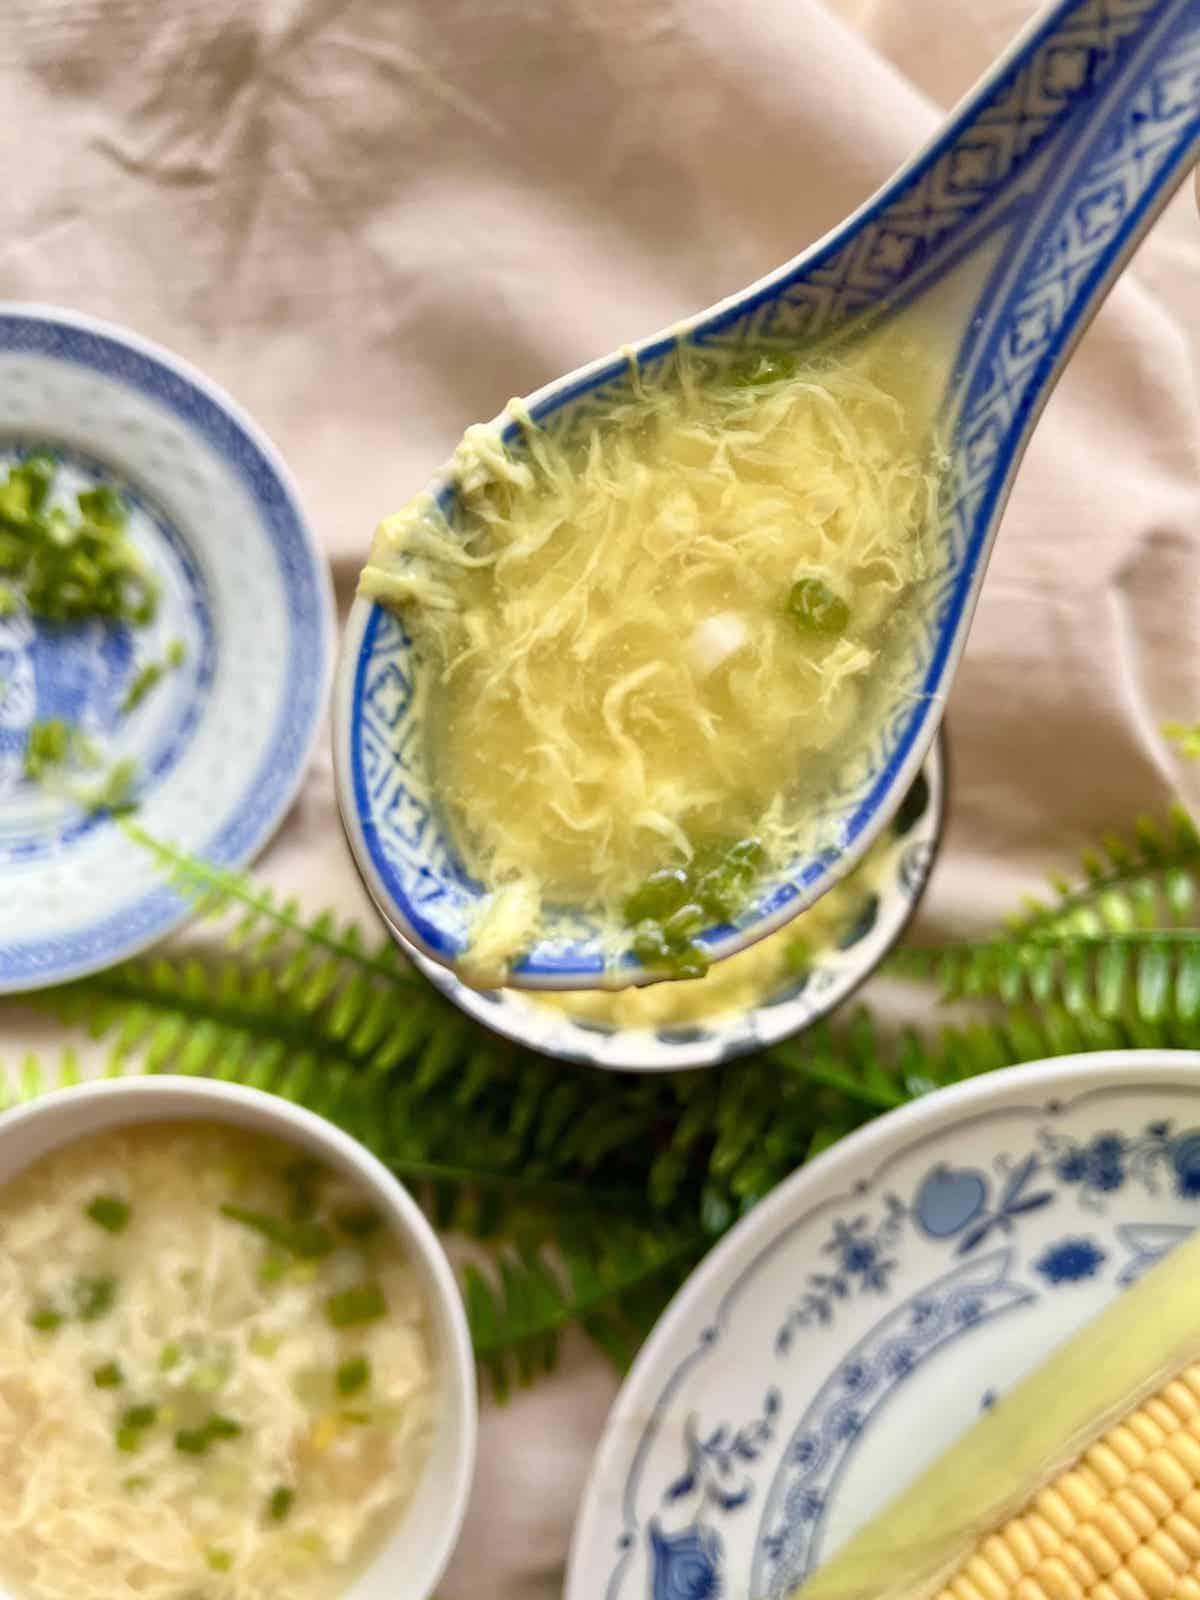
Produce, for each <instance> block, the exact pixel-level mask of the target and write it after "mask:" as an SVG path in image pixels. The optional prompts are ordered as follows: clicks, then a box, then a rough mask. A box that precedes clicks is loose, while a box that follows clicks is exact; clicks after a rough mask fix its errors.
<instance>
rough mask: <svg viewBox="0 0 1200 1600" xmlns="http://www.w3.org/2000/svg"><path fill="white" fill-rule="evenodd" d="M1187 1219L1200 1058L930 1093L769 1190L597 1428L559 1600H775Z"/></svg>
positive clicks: (1005, 1078) (1026, 1074) (1108, 1061)
mask: <svg viewBox="0 0 1200 1600" xmlns="http://www.w3.org/2000/svg"><path fill="white" fill-rule="evenodd" d="M1197 1222H1200V1054H1194V1053H1191V1052H1184V1051H1154V1052H1152V1051H1123V1052H1122V1051H1115V1052H1111V1053H1106V1054H1096V1055H1092V1056H1080V1057H1074V1058H1065V1059H1062V1060H1058V1061H1049V1062H1039V1063H1037V1064H1035V1065H1033V1066H1028V1067H1019V1068H1015V1069H1013V1070H1011V1071H1007V1072H1000V1073H995V1074H993V1075H990V1076H989V1077H986V1078H982V1079H976V1080H974V1081H972V1082H970V1083H965V1084H962V1085H960V1086H958V1087H956V1088H953V1089H947V1090H944V1091H942V1092H941V1093H938V1094H934V1095H930V1096H929V1097H928V1098H927V1099H925V1100H922V1101H920V1102H918V1103H917V1104H915V1105H912V1106H908V1107H905V1108H904V1109H903V1110H901V1111H896V1112H893V1113H891V1114H890V1115H888V1116H886V1117H883V1118H881V1119H880V1120H879V1121H878V1122H875V1123H873V1124H871V1126H870V1127H868V1128H865V1129H863V1130H862V1131H861V1132H859V1133H857V1134H855V1135H853V1136H852V1137H850V1138H848V1139H846V1140H844V1141H843V1142H842V1143H841V1144H839V1145H837V1146H836V1147H835V1148H834V1149H832V1150H831V1151H829V1152H828V1153H827V1154H825V1155H823V1156H821V1157H820V1158H819V1159H818V1160H817V1161H815V1162H813V1163H812V1165H811V1166H809V1167H807V1168H806V1169H805V1170H804V1171H802V1172H800V1173H798V1174H797V1175H796V1176H795V1177H794V1178H792V1179H790V1180H789V1181H788V1182H787V1183H785V1184H783V1185H782V1186H781V1187H780V1188H779V1189H778V1190H777V1191H776V1193H775V1194H773V1195H772V1196H771V1197H770V1198H769V1199H768V1200H766V1201H764V1202H763V1203H762V1204H761V1205H760V1206H759V1207H758V1208H757V1209H756V1210H755V1211H754V1212H753V1213H752V1214H751V1215H750V1216H749V1217H747V1218H746V1220H745V1221H744V1222H742V1223H741V1224H739V1226H738V1227H737V1228H735V1229H734V1230H733V1232H732V1233H731V1234H730V1235H729V1236H728V1237H727V1238H726V1239H725V1240H724V1241H723V1242H722V1243H721V1244H720V1245H719V1246H718V1247H717V1248H716V1249H715V1250H714V1251H713V1252H712V1254H711V1255H710V1256H709V1257H708V1258H707V1260H705V1261H704V1262H703V1264H702V1265H701V1266H700V1267H699V1268H698V1269H697V1271H696V1272H695V1273H694V1274H693V1275H692V1277H691V1278H690V1279H689V1281H688V1282H687V1283H686V1284H685V1285H684V1287H683V1289H682V1290H681V1291H680V1292H679V1294H678V1295H677V1296H676V1298H675V1299H674V1301H673V1302H672V1304H671V1306H670V1307H669V1309H668V1310H667V1312H666V1313H665V1315H664V1316H663V1318H662V1320H661V1321H660V1322H659V1324H658V1326H657V1328H656V1329H655V1331H654V1333H653V1334H652V1335H651V1337H650V1339H649V1341H648V1342H647V1344H646V1346H645V1348H644V1349H643V1351H642V1353H641V1355H640V1356H639V1357H638V1360H637V1362H636V1363H635V1365H634V1368H633V1371H632V1372H631V1373H630V1375H629V1378H628V1379H627V1381H626V1383H625V1386H624V1388H623V1389H622V1390H621V1393H620V1396H619V1397H618V1399H617V1402H616V1404H615V1406H614V1408H613V1411H612V1414H611V1416H610V1417H609V1420H608V1425H607V1428H606V1431H605V1434H604V1438H603V1440H602V1442H601V1445H600V1448H599V1451H598V1452H597V1455H596V1458H595V1462H594V1464H593V1468H592V1473H591V1477H590V1479H589V1481H588V1486H587V1490H586V1493H585V1497H584V1503H583V1509H582V1512H581V1514H580V1518H579V1521H578V1524H577V1526H576V1529H575V1538H574V1542H573V1545H572V1550H571V1561H570V1568H569V1574H568V1581H567V1587H566V1597H565V1600H718V1597H720V1600H768V1597H775V1596H783V1595H785V1594H786V1593H788V1591H789V1590H790V1589H791V1588H792V1587H793V1586H794V1585H795V1584H796V1583H798V1582H799V1580H800V1579H801V1578H803V1577H804V1575H805V1574H806V1573H808V1572H809V1571H811V1570H812V1569H813V1568H814V1567H815V1566H816V1565H817V1564H818V1563H819V1562H821V1561H823V1560H824V1559H825V1558H826V1557H827V1556H828V1555H830V1554H831V1553H832V1552H833V1551H834V1550H835V1549H836V1548H837V1546H838V1545H840V1544H841V1543H842V1542H843V1541H844V1540H845V1539H846V1537H847V1536H848V1535H849V1534H850V1533H851V1532H853V1531H854V1529H855V1528H857V1527H858V1526H859V1525H860V1524H861V1523H862V1522H863V1521H864V1520H865V1519H866V1518H867V1517H869V1516H870V1515H871V1514H872V1513H873V1512H874V1511H876V1510H877V1509H878V1508H879V1507H880V1506H881V1505H882V1504H883V1503H884V1502H885V1501H886V1500H888V1499H890V1498H891V1496H892V1495H893V1494H894V1493H895V1492H896V1491H897V1489H898V1488H899V1487H901V1486H902V1485H903V1484H904V1483H905V1482H907V1481H908V1480H909V1479H911V1478H912V1477H914V1476H915V1475H916V1474H917V1473H918V1472H919V1471H920V1470H921V1468H922V1467H924V1466H925V1465H927V1464H928V1463H929V1462H930V1461H931V1460H932V1459H933V1458H934V1456H935V1455H937V1454H938V1453H939V1452H940V1451H941V1450H942V1449H944V1448H945V1446H946V1445H948V1444H949V1443H950V1441H951V1440H952V1439H953V1438H954V1437H955V1435H956V1434H958V1433H959V1432H961V1431H962V1429H963V1428H964V1427H966V1426H967V1425H968V1424H969V1423H970V1422H971V1421H972V1420H973V1419H974V1418H975V1417H976V1416H978V1414H979V1412H980V1410H981V1409H983V1408H985V1407H987V1406H989V1405H991V1404H992V1403H993V1401H994V1400H995V1399H996V1397H997V1396H998V1395H1000V1394H1003V1393H1004V1392H1005V1390H1007V1389H1008V1388H1010V1387H1011V1386H1012V1385H1013V1383H1015V1382H1016V1381H1017V1380H1018V1379H1019V1378H1020V1377H1021V1376H1022V1375H1023V1374H1024V1373H1026V1372H1027V1371H1028V1370H1029V1369H1030V1368H1031V1367H1032V1366H1034V1365H1035V1364H1036V1363H1037V1362H1038V1361H1040V1360H1041V1359H1043V1358H1044V1357H1045V1356H1046V1355H1047V1354H1048V1353H1049V1351H1050V1350H1051V1349H1052V1348H1053V1347H1054V1346H1055V1345H1056V1344H1058V1343H1060V1342H1061V1341H1062V1340H1063V1339H1065V1338H1066V1337H1068V1336H1069V1335H1070V1334H1071V1333H1073V1332H1074V1331H1075V1330H1076V1329H1077V1328H1078V1327H1079V1326H1080V1325H1081V1324H1082V1323H1083V1322H1085V1321H1086V1320H1088V1319H1089V1318H1090V1317H1092V1316H1094V1315H1095V1314H1096V1312H1098V1311H1099V1310H1100V1309H1101V1307H1102V1306H1103V1305H1104V1304H1105V1303H1106V1302H1107V1301H1108V1300H1110V1299H1111V1298H1112V1297H1113V1296H1114V1295H1115V1294H1118V1293H1119V1292H1120V1290H1121V1289H1122V1288H1123V1287H1124V1286H1125V1285H1126V1284H1128V1283H1131V1282H1132V1281H1133V1280H1134V1279H1135V1278H1136V1277H1137V1276H1138V1275H1139V1274H1140V1273H1141V1272H1142V1271H1144V1270H1145V1268H1146V1267H1148V1266H1149V1265H1150V1264H1151V1263H1152V1262H1154V1261H1155V1260H1157V1259H1158V1258H1159V1257H1160V1256H1161V1255H1163V1254H1165V1252H1166V1251H1167V1250H1169V1249H1170V1248H1171V1247H1172V1245H1174V1244H1175V1243H1177V1242H1178V1241H1179V1240H1180V1239H1181V1238H1183V1237H1184V1236H1185V1235H1186V1234H1187V1233H1189V1232H1190V1231H1191V1230H1192V1229H1193V1228H1194V1227H1195V1226H1196V1224H1197Z"/></svg>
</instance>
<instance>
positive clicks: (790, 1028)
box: [343, 723, 951, 1073]
mask: <svg viewBox="0 0 1200 1600" xmlns="http://www.w3.org/2000/svg"><path fill="white" fill-rule="evenodd" d="M950 765H951V763H950V751H949V740H948V737H947V733H946V727H945V723H943V724H942V725H941V726H940V727H939V729H938V732H937V737H936V738H935V739H934V742H933V744H932V745H931V746H930V747H929V750H928V752H927V754H926V756H925V760H924V762H923V763H922V766H921V768H920V771H919V773H918V777H921V776H924V777H925V778H926V779H927V780H928V782H929V789H930V801H931V811H930V813H929V824H930V826H931V829H932V831H931V834H930V839H929V850H928V853H927V855H926V857H925V859H924V860H923V861H922V862H921V864H920V868H919V871H918V872H917V873H916V875H915V879H914V884H913V890H912V894H911V897H910V898H909V900H908V902H907V905H906V906H905V908H904V913H903V915H902V916H901V917H900V918H899V919H898V920H897V922H896V925H895V927H894V928H892V929H890V930H889V933H888V937H887V940H886V942H885V943H884V944H883V945H882V947H881V948H880V949H879V950H878V952H877V953H876V954H875V955H874V956H873V957H872V959H871V960H870V961H869V962H868V963H867V964H866V965H864V966H863V968H862V970H861V971H859V972H856V973H854V974H853V975H851V976H850V977H849V980H848V981H847V982H846V983H845V985H844V987H838V988H836V989H835V990H834V991H832V992H831V993H830V995H829V996H828V998H823V999H822V1002H821V1003H820V1004H819V1005H817V1006H816V1007H815V1008H814V1009H813V1010H812V1011H811V1012H810V1013H809V1014H808V1015H806V1016H800V1017H797V1018H795V1019H792V1018H788V1017H786V1015H785V1014H784V1013H786V1007H784V1006H764V1005H755V1006H751V1007H748V1008H747V1009H746V1010H744V1011H737V1012H732V1013H730V1014H729V1015H728V1016H719V1017H715V1018H713V1019H711V1020H710V1021H707V1022H705V1023H704V1024H703V1028H704V1032H705V1037H704V1038H703V1039H699V1040H670V1041H668V1040H665V1039H662V1038H661V1037H660V1035H659V1034H658V1032H657V1030H647V1029H645V1028H626V1027H618V1028H617V1029H616V1030H615V1032H613V1033H607V1034H593V1033H590V1032H589V1031H588V1030H586V1029H584V1028H575V1029H574V1030H573V1034H572V1039H571V1046H570V1048H569V1049H562V1048H556V1047H555V1046H554V1045H553V1044H551V1043H550V1042H548V1041H547V1040H546V1039H544V1038H538V1037H535V1035H534V1031H533V1030H532V1029H531V1028H530V1027H529V1026H528V1025H527V1023H528V1021H530V1020H532V1016H531V1013H530V1012H528V1011H527V1010H526V1009H525V1008H526V1007H527V1006H536V1004H537V1000H536V995H537V993H538V991H528V990H521V989H518V990H515V991H513V992H514V993H515V994H516V995H517V997H518V999H519V1001H521V1002H522V1004H521V1006H520V1008H519V1009H518V1007H515V1006H512V1005H504V1004H497V1003H496V1002H495V1001H494V1000H491V999H489V998H486V996H487V995H489V994H492V993H495V991H494V990H488V991H483V992H481V991H479V990H476V989H473V988H471V986H470V985H469V984H466V983H464V982H463V980H462V979H461V978H460V977H459V976H458V974H457V973H456V972H455V971H454V970H453V969H452V968H450V967H447V966H444V965H443V964H442V962H440V961H437V960H435V959H434V958H433V957H431V956H429V955H427V954H426V953H425V951H424V950H423V949H422V948H421V947H420V946H419V945H417V944H416V943H414V941H413V940H412V939H411V938H409V937H408V935H407V934H406V933H404V932H403V931H402V930H401V928H400V927H399V926H397V923H396V921H395V920H394V919H393V918H392V917H391V916H390V915H389V914H388V912H387V910H386V908H385V906H384V905H383V904H382V903H381V901H380V899H379V896H378V895H377V894H376V892H375V889H374V888H373V887H372V882H371V879H370V877H369V876H368V872H367V868H366V866H365V864H364V860H363V858H362V857H361V856H360V855H359V853H358V851H357V850H354V849H352V850H351V859H352V860H353V862H354V865H355V867H356V869H357V871H358V874H359V877H360V879H361V880H362V883H363V886H364V888H365V889H366V890H367V892H368V894H370V896H371V898H372V899H373V901H374V902H375V905H376V908H377V910H378V911H379V913H380V915H381V916H382V918H383V920H384V922H385V924H386V925H387V928H388V931H389V933H390V934H391V936H392V938H393V939H394V940H395V941H396V943H397V944H398V945H399V946H400V949H401V950H402V951H403V953H404V956H405V958H406V959H407V960H408V961H409V962H411V964H412V965H413V966H414V967H416V969H417V971H418V972H420V973H421V975H422V976H423V977H424V978H425V980H426V982H427V983H429V984H430V985H431V986H432V987H433V988H434V989H436V990H437V991H438V993H439V994H441V995H442V996H444V998H445V999H447V1000H449V1001H450V1003H451V1004H452V1005H454V1006H456V1007H457V1008H458V1009H459V1010H460V1011H461V1012H462V1013H463V1014H464V1015H465V1016H467V1017H469V1018H470V1019H471V1020H472V1021H473V1022H475V1023H477V1024H478V1025H479V1026H480V1027H482V1028H484V1029H486V1030H487V1032H488V1033H490V1034H492V1035H494V1036H498V1037H499V1038H501V1039H504V1040H507V1041H510V1042H512V1043H514V1044H518V1045H521V1046H522V1047H523V1048H524V1049H527V1050H532V1051H533V1052H534V1053H535V1054H537V1055H540V1056H543V1057H545V1058H546V1059H547V1060H550V1061H560V1062H562V1063H563V1065H564V1066H570V1067H592V1068H595V1069H596V1070H597V1071H600V1072H636V1073H654V1072H680V1071H700V1070H702V1069H704V1068H710V1067H717V1066H724V1065H727V1064H729V1063H730V1062H733V1061H735V1060H737V1059H739V1058H740V1057H742V1056H746V1055H750V1054H752V1053H753V1052H755V1051H757V1050H765V1049H770V1048H774V1047H775V1046H777V1045H780V1044H783V1043H784V1042H785V1041H786V1040H788V1039H792V1038H795V1037H797V1036H799V1035H801V1034H803V1033H805V1032H807V1030H808V1029H809V1028H812V1027H814V1026H815V1025H816V1024H817V1023H819V1022H820V1021H822V1020H823V1019H824V1018H825V1017H827V1016H828V1015H829V1014H830V1013H831V1012H832V1011H834V1010H836V1009H837V1008H838V1007H839V1006H843V1005H845V1004H846V1002H847V1001H848V1000H850V999H851V998H852V997H853V996H854V995H855V994H856V993H857V991H858V990H859V989H861V988H862V986H863V984H865V983H866V982H867V981H868V979H870V978H871V977H872V976H873V975H874V974H875V973H876V972H877V971H878V969H879V967H880V965H881V964H882V962H883V961H884V960H886V958H887V956H888V955H889V954H890V953H891V951H892V950H894V949H895V947H896V945H897V944H899V942H900V940H901V939H902V938H903V937H904V935H905V933H906V932H907V930H908V928H909V926H910V925H911V923H912V920H913V918H914V917H915V916H916V914H917V912H918V910H919V909H920V906H921V902H922V901H923V900H924V898H925V893H926V890H927V889H928V887H929V880H930V878H931V876H932V874H933V869H934V867H935V866H936V865H937V861H938V857H939V855H940V853H941V849H942V844H943V841H944V839H945V835H946V821H947V813H948V808H949V792H950ZM343 821H344V822H345V826H346V831H347V834H349V832H350V828H351V822H350V819H349V818H348V817H347V816H346V814H345V813H344V812H343ZM888 827H889V828H890V827H891V824H890V823H889V824H888ZM381 892H382V886H381ZM542 992H545V991H542ZM752 1018H758V1019H760V1021H759V1026H758V1027H757V1028H748V1027H747V1023H748V1022H749V1021H750V1019H752ZM647 1032H650V1033H651V1036H652V1038H653V1043H654V1052H653V1057H651V1055H650V1054H649V1052H648V1050H646V1051H643V1053H641V1054H639V1053H638V1049H637V1040H638V1037H639V1036H644V1035H645V1034H646V1033H647ZM622 1036H624V1037H626V1038H627V1039H628V1040H629V1043H630V1049H629V1053H628V1054H627V1055H624V1056H623V1057H622V1058H621V1059H620V1060H615V1059H610V1058H609V1057H608V1056H607V1054H606V1053H605V1051H604V1048H603V1047H604V1045H605V1044H606V1043H610V1044H611V1041H612V1040H613V1039H614V1038H620V1037H622Z"/></svg>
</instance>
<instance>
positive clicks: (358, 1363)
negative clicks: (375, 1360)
mask: <svg viewBox="0 0 1200 1600" xmlns="http://www.w3.org/2000/svg"><path fill="white" fill-rule="evenodd" d="M370 1381H371V1363H370V1362H369V1361H368V1360H367V1358H366V1356H351V1357H350V1359H349V1360H347V1361H343V1362H342V1364H341V1366H340V1367H339V1368H338V1369H337V1391H338V1393H339V1394H343V1395H350V1394H357V1393H358V1392H359V1390H360V1389H365V1388H366V1387H367V1385H368V1384H369V1383H370Z"/></svg>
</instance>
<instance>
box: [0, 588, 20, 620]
mask: <svg viewBox="0 0 1200 1600" xmlns="http://www.w3.org/2000/svg"><path fill="white" fill-rule="evenodd" d="M19 604H20V602H19V601H18V599H17V592H16V590H15V589H13V588H12V587H11V586H10V585H9V584H7V583H0V618H3V617H12V616H15V615H16V612H17V608H18V606H19Z"/></svg>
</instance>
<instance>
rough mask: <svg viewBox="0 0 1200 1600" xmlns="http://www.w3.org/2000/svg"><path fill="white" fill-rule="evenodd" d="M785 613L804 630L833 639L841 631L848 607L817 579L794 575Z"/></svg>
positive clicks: (847, 619) (839, 596)
mask: <svg viewBox="0 0 1200 1600" xmlns="http://www.w3.org/2000/svg"><path fill="white" fill-rule="evenodd" d="M787 609H788V614H789V616H790V617H791V619H792V621H793V622H794V623H795V624H796V626H797V627H798V628H800V629H801V630H802V631H803V632H805V633H817V634H821V635H822V636H823V637H825V638H834V637H836V636H837V635H838V634H842V633H845V631H846V627H847V624H848V623H849V621H850V607H849V605H847V603H846V601H845V600H843V599H842V597H841V595H840V594H835V593H834V591H833V590H832V589H831V588H830V587H829V585H828V584H827V583H825V582H824V580H823V579H821V578H797V580H796V582H795V583H794V584H793V585H792V588H791V592H790V594H789V595H788V600H787Z"/></svg>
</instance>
